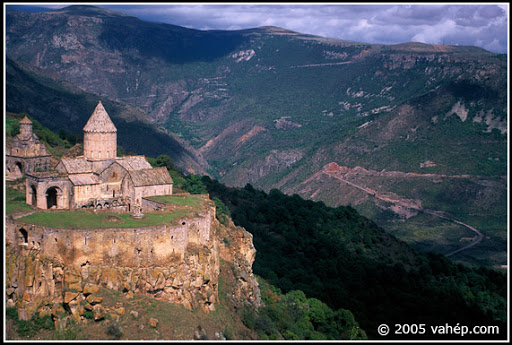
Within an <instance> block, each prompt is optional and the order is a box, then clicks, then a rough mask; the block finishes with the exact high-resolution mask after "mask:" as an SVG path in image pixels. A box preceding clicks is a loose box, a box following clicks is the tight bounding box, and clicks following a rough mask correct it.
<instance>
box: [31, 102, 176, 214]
mask: <svg viewBox="0 0 512 345" xmlns="http://www.w3.org/2000/svg"><path fill="white" fill-rule="evenodd" d="M83 131H84V141H83V155H82V156H78V157H63V158H61V159H60V161H59V163H58V164H57V165H56V166H55V168H54V169H52V170H51V171H26V172H25V174H26V177H27V179H26V190H27V192H26V198H27V199H26V202H27V204H29V205H33V206H35V207H38V208H41V209H50V208H57V209H77V208H78V209H80V208H95V209H102V208H112V209H120V210H123V211H127V212H135V213H136V212H140V210H141V207H142V206H143V204H144V198H145V197H149V196H156V195H171V194H172V187H173V181H172V178H171V176H170V175H169V172H168V171H167V169H166V168H165V167H161V168H153V167H151V165H150V164H149V162H148V161H147V159H146V157H145V156H125V157H117V129H116V127H115V126H114V123H113V122H112V120H111V119H110V117H109V115H108V114H107V112H106V110H105V108H104V107H103V105H102V103H101V101H100V102H99V103H98V105H97V106H96V108H95V110H94V112H93V113H92V115H91V117H90V118H89V120H88V121H87V124H86V125H85V127H84V128H83Z"/></svg>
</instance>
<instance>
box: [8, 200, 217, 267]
mask: <svg viewBox="0 0 512 345" xmlns="http://www.w3.org/2000/svg"><path fill="white" fill-rule="evenodd" d="M212 217H215V215H214V211H213V210H212V209H210V210H208V211H206V212H204V213H202V214H199V216H198V217H195V218H184V219H182V220H179V223H178V225H166V224H163V225H158V226H151V227H141V228H104V229H55V228H50V227H45V226H40V225H34V224H25V223H23V222H22V221H19V220H17V221H12V222H7V224H6V239H7V241H8V242H11V243H12V244H14V245H15V246H17V248H18V250H21V251H22V250H37V251H40V252H41V254H42V255H45V256H52V257H54V258H55V259H57V260H59V261H62V262H63V263H64V264H65V265H68V266H80V265H83V264H86V263H87V262H88V263H89V264H90V265H93V266H103V265H107V266H112V267H132V268H139V267H150V266H151V267H154V266H167V265H168V264H169V262H173V261H176V260H182V259H183V257H184V255H185V251H186V249H187V247H188V246H189V244H190V243H192V244H196V245H207V244H208V242H209V241H210V239H211V230H210V228H211V223H212Z"/></svg>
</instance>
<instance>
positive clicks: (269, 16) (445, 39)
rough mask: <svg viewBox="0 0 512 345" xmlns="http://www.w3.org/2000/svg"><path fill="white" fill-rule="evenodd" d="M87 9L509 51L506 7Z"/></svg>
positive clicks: (225, 26) (196, 23)
mask: <svg viewBox="0 0 512 345" xmlns="http://www.w3.org/2000/svg"><path fill="white" fill-rule="evenodd" d="M75 4H76V3H75ZM87 4H94V5H97V6H101V7H106V8H109V9H112V10H115V11H118V12H122V13H126V14H129V15H133V16H136V17H139V18H141V19H144V20H149V21H155V22H161V23H169V24H174V25H180V26H184V27H188V28H194V29H199V30H212V29H220V30H238V29H246V28H254V27H259V26H266V25H272V26H278V27H282V28H285V29H289V30H293V31H298V32H301V33H307V34H313V35H319V36H324V37H332V38H339V39H345V40H352V41H359V42H365V43H382V44H395V43H402V42H410V41H417V42H424V43H434V44H448V45H474V46H478V47H482V48H484V49H487V50H489V51H491V52H495V53H507V52H508V31H509V30H508V28H509V22H508V17H509V5H508V3H482V4H473V3H468V4H456V3H452V4H449V3H447V4H438V3H422V4H419V5H416V4H410V5H409V4H396V3H395V4H391V3H390V4H360V3H355V4H344V3H339V4H336V3H325V4H322V3H320V4H317V3H314V4H313V3H309V4H304V3H275V4H269V3H243V4H242V3H231V4H230V3H219V4H213V5H212V4H211V3H208V4H198V3H188V4H187V3H183V4H179V3H168V4H165V3H156V4H150V3H149V4H141V3H139V4H136V3H126V4H124V5H123V4H120V5H117V4H116V5H113V4H110V5H109V4H106V3H103V4H102V3H87ZM37 5H39V6H41V5H42V4H39V3H38V4H37ZM67 5H69V4H65V3H60V4H58V5H56V4H51V5H43V6H47V7H50V8H60V7H65V6H67Z"/></svg>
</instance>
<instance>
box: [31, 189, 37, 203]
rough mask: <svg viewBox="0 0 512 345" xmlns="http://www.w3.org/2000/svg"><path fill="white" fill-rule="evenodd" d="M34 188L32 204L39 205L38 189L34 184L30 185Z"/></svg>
mask: <svg viewBox="0 0 512 345" xmlns="http://www.w3.org/2000/svg"><path fill="white" fill-rule="evenodd" d="M30 187H31V190H32V206H36V207H37V190H36V187H35V186H34V185H32V186H30Z"/></svg>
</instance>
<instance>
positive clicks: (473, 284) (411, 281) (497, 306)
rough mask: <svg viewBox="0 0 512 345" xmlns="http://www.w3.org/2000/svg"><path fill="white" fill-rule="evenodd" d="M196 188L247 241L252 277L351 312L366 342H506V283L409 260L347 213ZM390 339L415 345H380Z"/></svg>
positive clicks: (431, 260) (431, 261) (415, 256)
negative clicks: (449, 330)
mask: <svg viewBox="0 0 512 345" xmlns="http://www.w3.org/2000/svg"><path fill="white" fill-rule="evenodd" d="M195 179H196V181H197V178H195ZM201 181H202V182H203V184H204V185H205V186H206V189H207V190H208V192H209V193H210V197H212V198H217V199H218V200H220V201H221V202H222V203H223V204H224V205H226V210H227V212H229V213H230V215H231V217H232V219H233V221H234V222H235V224H236V225H239V226H243V227H244V228H246V229H247V230H248V231H249V232H251V233H252V234H253V236H254V239H253V240H254V245H255V247H256V249H257V251H258V252H257V255H256V261H255V263H254V272H255V274H257V275H259V276H261V277H263V278H265V279H266V280H268V281H269V282H270V284H272V285H275V286H277V287H278V288H280V289H281V290H282V291H283V292H285V293H286V292H289V291H292V290H301V291H303V292H304V293H305V294H306V295H307V296H310V297H315V298H318V299H319V300H321V301H323V302H325V303H326V304H327V305H329V306H330V307H331V308H333V309H335V310H336V309H339V308H344V309H348V310H350V311H352V313H353V314H354V316H355V318H356V320H357V321H358V322H359V324H360V325H361V327H362V328H363V329H364V330H365V331H366V333H367V334H368V337H369V338H370V339H372V338H373V339H382V337H380V336H379V335H378V333H377V327H378V326H379V325H380V324H383V323H386V324H388V325H390V326H392V325H394V324H409V325H410V324H426V326H427V328H429V327H430V326H439V325H446V324H448V325H452V326H455V325H456V324H460V325H467V326H471V325H497V326H499V327H500V332H499V333H500V334H499V335H498V336H497V337H496V339H498V338H501V339H503V338H504V337H506V329H507V328H506V327H507V326H506V324H507V302H506V298H507V279H506V275H505V274H503V273H501V272H497V271H495V270H492V269H485V268H478V269H475V268H469V267H466V266H463V265H461V264H455V263H452V262H451V261H450V260H449V259H447V258H445V257H443V256H441V255H436V254H430V253H428V254H422V253H417V252H414V251H413V250H412V249H410V248H408V246H407V245H406V244H405V243H401V242H400V241H398V240H396V239H394V238H393V237H392V236H391V235H389V234H387V233H385V232H384V231H383V230H382V229H380V228H379V227H377V226H376V225H375V224H374V223H373V222H372V221H370V220H368V219H366V218H364V217H362V216H360V215H359V214H358V213H357V212H356V211H355V210H354V209H353V208H352V207H350V206H346V207H345V206H341V207H337V208H330V207H327V206H325V204H324V203H322V202H314V201H309V200H304V199H302V198H300V197H299V196H297V195H293V196H288V195H285V194H283V193H281V192H280V191H278V190H276V189H274V190H271V191H270V192H269V193H265V192H263V191H260V190H256V189H254V188H253V187H252V186H251V185H246V186H245V188H242V189H240V188H228V187H226V186H224V185H223V184H221V183H219V182H217V181H214V180H212V179H210V178H209V177H203V178H202V179H201ZM195 188H197V184H196V187H195ZM224 212H226V211H224ZM221 213H222V212H221ZM393 337H394V338H396V339H405V338H407V339H421V336H419V335H411V334H409V335H403V336H395V335H393V334H390V335H389V336H388V337H387V338H386V339H391V338H393ZM424 337H425V338H431V339H432V334H429V332H427V333H426V334H425V335H424ZM457 337H458V338H457ZM470 337H471V336H469V335H467V336H465V339H469V338H470ZM487 337H488V338H486V339H489V338H492V337H491V336H489V335H487ZM454 339H460V335H456V336H454ZM474 339H478V337H477V336H475V338H474ZM480 339H481V338H480Z"/></svg>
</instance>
